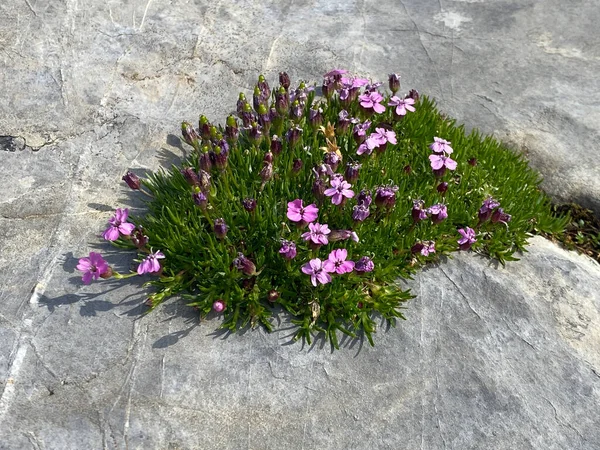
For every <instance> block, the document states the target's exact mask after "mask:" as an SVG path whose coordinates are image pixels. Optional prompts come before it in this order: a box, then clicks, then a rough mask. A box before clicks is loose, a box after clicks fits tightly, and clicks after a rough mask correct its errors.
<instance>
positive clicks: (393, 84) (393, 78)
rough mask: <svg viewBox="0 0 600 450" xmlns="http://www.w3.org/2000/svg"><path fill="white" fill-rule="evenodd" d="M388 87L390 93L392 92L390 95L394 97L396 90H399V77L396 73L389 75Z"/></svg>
mask: <svg viewBox="0 0 600 450" xmlns="http://www.w3.org/2000/svg"><path fill="white" fill-rule="evenodd" d="M389 86H390V91H392V94H394V95H395V94H396V92H398V90H399V89H400V75H398V74H396V73H392V74H390V77H389Z"/></svg>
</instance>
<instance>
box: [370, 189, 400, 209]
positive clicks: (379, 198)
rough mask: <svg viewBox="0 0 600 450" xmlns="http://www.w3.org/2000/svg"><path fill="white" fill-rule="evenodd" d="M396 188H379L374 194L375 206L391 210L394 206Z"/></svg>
mask: <svg viewBox="0 0 600 450" xmlns="http://www.w3.org/2000/svg"><path fill="white" fill-rule="evenodd" d="M397 190H398V187H397V186H381V187H379V188H377V191H376V192H375V204H376V205H377V207H379V208H387V209H389V208H391V207H393V206H394V205H395V204H396V191H397Z"/></svg>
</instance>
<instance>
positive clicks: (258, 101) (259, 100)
mask: <svg viewBox="0 0 600 450" xmlns="http://www.w3.org/2000/svg"><path fill="white" fill-rule="evenodd" d="M252 106H254V111H256V112H257V113H260V112H259V109H260V107H261V106H263V107H265V108H266V105H265V101H264V99H263V97H262V92H261V91H260V88H259V87H258V86H256V87H255V88H254V93H253V95H252Z"/></svg>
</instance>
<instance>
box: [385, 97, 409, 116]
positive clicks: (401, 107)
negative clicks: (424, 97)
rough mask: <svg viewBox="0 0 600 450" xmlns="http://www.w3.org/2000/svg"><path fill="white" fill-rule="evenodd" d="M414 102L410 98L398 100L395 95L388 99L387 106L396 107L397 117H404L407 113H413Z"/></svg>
mask: <svg viewBox="0 0 600 450" xmlns="http://www.w3.org/2000/svg"><path fill="white" fill-rule="evenodd" d="M414 104H415V101H414V100H413V99H412V98H398V97H396V96H395V95H394V96H393V97H392V98H390V101H389V103H388V106H395V107H396V115H397V116H405V115H406V112H407V111H411V112H415V108H414V106H412V105H414Z"/></svg>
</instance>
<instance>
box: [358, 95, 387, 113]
mask: <svg viewBox="0 0 600 450" xmlns="http://www.w3.org/2000/svg"><path fill="white" fill-rule="evenodd" d="M358 99H359V100H360V106H362V107H363V108H365V109H373V111H375V112H376V113H378V114H381V113H382V112H385V106H383V105H382V104H381V101H382V100H383V96H382V95H381V94H380V93H379V92H376V91H375V92H369V93H368V94H363V95H361V96H360V97H358Z"/></svg>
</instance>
